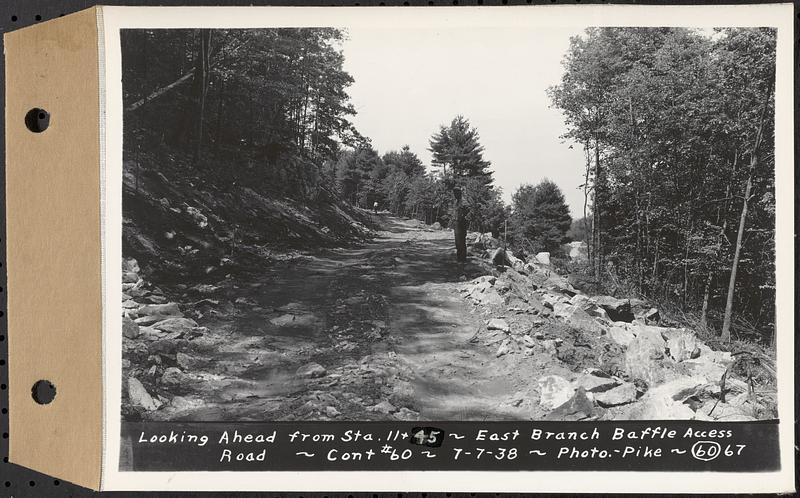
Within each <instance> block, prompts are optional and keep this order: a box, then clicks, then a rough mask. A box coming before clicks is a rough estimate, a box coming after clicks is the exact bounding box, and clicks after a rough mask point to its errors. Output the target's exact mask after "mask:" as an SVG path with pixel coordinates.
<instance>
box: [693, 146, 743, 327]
mask: <svg viewBox="0 0 800 498" xmlns="http://www.w3.org/2000/svg"><path fill="white" fill-rule="evenodd" d="M738 164H739V151H738V150H735V151H734V153H733V166H732V167H731V176H730V181H729V182H728V185H727V186H726V187H725V203H724V205H723V208H722V209H717V223H719V221H720V218H722V226H721V227H720V229H719V235H718V236H717V241H718V245H717V248H716V250H715V251H714V259H716V258H718V257H719V252H720V247H722V238H723V237H725V232H726V231H727V230H728V207H729V204H730V202H729V200H728V199H729V198H730V196H731V181H733V178H734V177H735V176H736V170H737V166H738ZM713 280H714V273H713V269H709V270H708V276H707V277H706V285H705V289H704V290H703V308H702V311H701V312H700V326H701V327H703V328H704V329H706V328H708V302H709V300H710V298H711V284H712V283H713Z"/></svg>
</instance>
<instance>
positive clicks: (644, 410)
mask: <svg viewBox="0 0 800 498" xmlns="http://www.w3.org/2000/svg"><path fill="white" fill-rule="evenodd" d="M705 384H706V382H705V379H702V378H696V377H680V378H677V379H675V380H672V381H670V382H667V383H666V384H663V385H661V386H658V387H656V388H653V389H650V390H649V391H648V392H647V394H645V395H644V396H643V397H642V398H641V399H640V400H639V402H638V403H635V404H634V405H632V406H631V409H630V410H629V411H627V413H626V414H624V415H623V416H622V417H620V418H622V419H628V420H689V419H693V418H696V417H695V412H694V410H692V409H691V407H690V406H689V405H687V404H685V403H684V402H685V401H686V400H688V399H689V398H691V397H693V396H695V395H696V394H697V393H698V392H699V391H701V390H702V389H703V388H704V386H705Z"/></svg>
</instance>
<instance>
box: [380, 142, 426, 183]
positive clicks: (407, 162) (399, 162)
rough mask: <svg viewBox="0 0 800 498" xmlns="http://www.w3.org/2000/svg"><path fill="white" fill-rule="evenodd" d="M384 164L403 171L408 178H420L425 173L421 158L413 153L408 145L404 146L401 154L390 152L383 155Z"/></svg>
mask: <svg viewBox="0 0 800 498" xmlns="http://www.w3.org/2000/svg"><path fill="white" fill-rule="evenodd" d="M383 162H384V163H385V164H386V165H387V166H391V167H393V168H395V169H398V170H400V171H402V172H403V173H404V174H405V175H406V176H418V175H422V174H424V173H425V165H423V164H422V161H420V159H419V156H417V155H416V154H414V153H413V152H411V148H410V147H409V146H408V145H404V146H403V148H402V149H400V152H397V151H390V152H387V153H386V154H384V155H383Z"/></svg>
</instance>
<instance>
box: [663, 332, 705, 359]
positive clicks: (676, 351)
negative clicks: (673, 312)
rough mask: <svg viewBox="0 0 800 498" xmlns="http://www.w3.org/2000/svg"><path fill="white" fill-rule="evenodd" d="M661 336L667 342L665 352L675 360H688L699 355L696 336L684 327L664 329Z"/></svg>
mask: <svg viewBox="0 0 800 498" xmlns="http://www.w3.org/2000/svg"><path fill="white" fill-rule="evenodd" d="M661 337H663V338H664V340H665V341H666V343H667V352H668V353H669V356H670V357H671V358H672V359H673V360H675V361H683V360H689V359H692V358H697V357H698V356H700V348H699V347H698V345H697V336H696V335H695V334H694V332H690V331H688V330H686V329H665V330H662V331H661Z"/></svg>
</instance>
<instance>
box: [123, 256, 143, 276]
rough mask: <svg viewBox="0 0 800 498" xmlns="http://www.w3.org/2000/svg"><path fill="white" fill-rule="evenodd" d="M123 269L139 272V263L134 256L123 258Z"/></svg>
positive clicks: (124, 270)
mask: <svg viewBox="0 0 800 498" xmlns="http://www.w3.org/2000/svg"><path fill="white" fill-rule="evenodd" d="M122 271H123V272H130V273H139V272H140V271H141V269H140V268H139V263H138V262H137V261H136V260H135V259H133V258H122Z"/></svg>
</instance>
